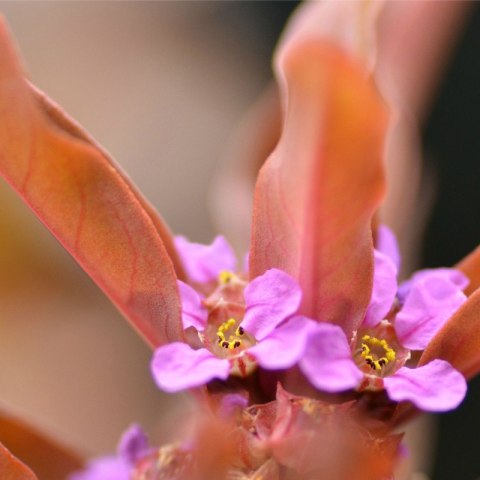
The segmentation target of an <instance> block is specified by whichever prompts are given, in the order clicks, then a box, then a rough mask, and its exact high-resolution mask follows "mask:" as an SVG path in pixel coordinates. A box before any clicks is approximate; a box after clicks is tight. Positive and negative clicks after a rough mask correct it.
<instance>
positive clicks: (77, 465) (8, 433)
mask: <svg viewBox="0 0 480 480" xmlns="http://www.w3.org/2000/svg"><path fill="white" fill-rule="evenodd" d="M0 442H2V443H3V445H4V446H5V447H7V448H8V449H9V450H10V452H11V453H12V454H13V455H15V456H16V457H18V458H19V459H21V460H22V461H23V462H25V463H26V464H27V465H28V466H29V467H31V468H32V469H33V470H34V471H35V473H36V474H37V475H38V477H39V478H40V480H44V479H45V480H64V479H65V478H66V476H67V475H68V474H70V473H72V472H73V471H75V470H79V469H81V468H82V464H83V462H82V460H81V459H80V457H79V456H77V455H76V454H74V453H73V452H72V451H70V450H69V449H67V448H65V447H62V446H60V445H59V444H57V443H56V442H54V441H53V440H51V439H50V438H48V437H46V436H45V435H43V434H41V433H39V432H38V431H37V430H36V429H34V428H32V427H31V426H29V425H27V424H26V423H24V422H22V421H20V420H18V419H16V418H14V417H12V416H9V415H7V414H5V413H4V412H2V413H1V414H0ZM0 457H1V453H0ZM0 464H1V460H0ZM0 472H2V473H3V471H2V470H1V468H0ZM1 478H2V480H3V479H4V477H3V475H2V477H1ZM13 478H17V477H13ZM18 478H26V479H27V478H28V479H30V478H35V477H34V476H31V477H30V476H26V477H18Z"/></svg>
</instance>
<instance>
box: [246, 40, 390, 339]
mask: <svg viewBox="0 0 480 480" xmlns="http://www.w3.org/2000/svg"><path fill="white" fill-rule="evenodd" d="M277 72H278V77H279V79H280V81H281V82H282V85H281V86H282V93H283V105H284V108H285V120H284V128H283V132H282V136H281V139H280V141H279V143H278V145H277V147H276V149H275V151H274V152H273V153H272V155H271V156H270V157H269V159H268V160H267V161H266V163H265V165H264V166H263V168H262V169H261V171H260V174H259V177H258V181H257V185H256V190H255V206H254V221H253V233H252V249H251V255H250V275H251V277H252V278H254V277H256V276H258V275H261V274H263V273H264V272H265V271H266V270H267V269H269V268H272V267H275V268H280V269H282V270H284V271H286V272H287V273H289V274H290V275H292V276H293V277H295V278H296V279H297V280H298V281H299V283H300V285H301V288H302V292H303V300H302V308H301V313H302V314H305V315H306V316H308V317H311V318H315V319H317V320H320V319H323V320H326V321H329V322H332V323H337V324H339V325H341V326H342V327H343V328H344V330H345V332H348V335H350V333H351V332H352V331H353V330H355V329H356V328H357V327H358V325H359V324H360V323H361V321H362V320H363V318H364V315H365V312H366V309H367V307H368V303H369V300H370V296H371V289H372V280H373V248H372V233H371V220H372V215H373V212H374V211H375V210H376V208H377V206H378V205H379V203H380V201H381V199H382V197H383V192H384V178H383V166H382V156H383V147H384V140H385V129H386V123H387V115H386V110H385V106H384V104H383V102H382V100H381V98H380V96H379V95H378V92H377V90H376V88H375V86H374V84H373V82H371V80H370V79H369V77H368V72H367V70H366V69H364V68H363V67H362V65H359V64H358V63H357V62H356V61H355V60H354V59H352V58H351V57H350V56H348V55H347V54H346V53H345V52H344V51H343V50H341V49H340V48H337V47H335V46H333V45H332V43H331V42H330V41H321V40H320V41H316V40H315V41H314V40H313V39H312V40H311V41H307V39H303V40H302V41H298V42H297V41H291V42H289V47H288V49H286V50H282V51H281V52H280V54H279V56H278V61H277Z"/></svg>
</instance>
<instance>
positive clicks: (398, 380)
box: [383, 360, 467, 412]
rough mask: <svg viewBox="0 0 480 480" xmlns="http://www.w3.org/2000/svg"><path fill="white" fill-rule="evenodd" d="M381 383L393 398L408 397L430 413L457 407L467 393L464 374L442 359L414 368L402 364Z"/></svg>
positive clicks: (398, 399)
mask: <svg viewBox="0 0 480 480" xmlns="http://www.w3.org/2000/svg"><path fill="white" fill-rule="evenodd" d="M383 382H384V385H385V390H386V391H387V393H388V396H389V397H390V398H391V399H392V400H394V401H396V402H403V401H406V400H408V401H410V402H412V403H413V404H415V405H416V406H417V407H418V408H420V409H422V410H426V411H429V412H445V411H447V410H452V409H454V408H456V407H458V405H460V403H461V402H462V400H463V399H464V397H465V394H466V392H467V383H466V381H465V378H464V377H463V375H462V374H461V373H460V372H458V371H457V370H455V369H454V368H453V367H452V366H451V365H450V364H449V363H448V362H445V361H444V360H433V361H431V362H430V363H427V364H426V365H424V366H422V367H417V368H408V367H402V368H401V369H400V370H398V371H397V372H396V373H395V374H394V375H392V376H390V377H386V378H384V379H383Z"/></svg>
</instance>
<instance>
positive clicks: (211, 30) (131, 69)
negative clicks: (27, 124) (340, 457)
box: [0, 1, 480, 480]
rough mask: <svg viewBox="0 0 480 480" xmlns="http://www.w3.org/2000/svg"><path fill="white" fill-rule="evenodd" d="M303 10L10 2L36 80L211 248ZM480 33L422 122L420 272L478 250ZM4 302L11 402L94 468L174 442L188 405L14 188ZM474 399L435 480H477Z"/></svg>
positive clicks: (4, 197)
mask: <svg viewBox="0 0 480 480" xmlns="http://www.w3.org/2000/svg"><path fill="white" fill-rule="evenodd" d="M295 6H296V2H159V3H154V2H138V1H136V2H115V3H114V2H1V1H0V10H1V12H2V13H3V15H4V16H5V17H6V19H7V21H8V23H9V25H10V29H11V31H12V32H13V33H14V36H15V38H16V40H17V43H18V47H19V49H20V51H21V53H22V58H23V59H24V62H25V65H26V68H27V71H28V73H29V76H30V78H31V79H32V81H33V82H34V83H35V84H36V85H37V86H39V87H40V88H41V89H42V90H44V91H45V92H46V93H47V94H48V95H49V96H50V97H51V98H53V99H54V100H55V101H56V102H58V103H59V104H60V105H62V106H63V107H64V108H65V110H66V111H67V112H68V113H69V114H70V115H71V116H73V117H74V118H75V119H76V120H78V122H80V123H81V124H82V125H83V126H84V127H85V128H86V129H87V130H88V131H89V132H90V133H91V134H92V135H93V136H94V137H95V138H96V139H97V140H98V141H99V142H100V143H101V144H102V145H103V146H105V147H106V149H107V150H109V151H110V153H111V154H112V156H113V157H114V158H115V159H116V160H117V161H118V162H119V163H120V165H121V166H122V167H123V168H124V169H125V170H126V171H127V172H128V174H129V175H130V176H131V178H132V179H133V181H134V182H135V183H136V184H137V185H138V187H139V189H140V190H141V191H142V192H143V193H144V194H145V196H146V197H147V198H148V199H149V200H150V201H151V202H152V203H153V204H154V205H155V206H156V207H157V209H158V210H159V211H160V212H161V213H162V215H163V216H164V218H165V220H166V221H167V223H168V224H169V225H170V227H171V228H172V230H173V231H174V232H175V233H181V234H184V235H187V236H188V237H190V238H191V239H193V240H196V241H200V242H209V241H210V240H211V239H212V237H213V235H214V228H213V225H212V222H211V217H210V215H209V211H208V208H207V207H208V203H209V195H208V191H209V185H211V182H212V179H213V177H214V176H215V174H216V172H217V171H218V169H219V165H220V162H221V160H222V158H223V157H224V156H225V151H226V150H225V149H226V146H227V145H228V144H229V141H230V139H231V138H232V134H233V132H234V131H235V129H236V128H237V126H238V124H239V120H240V119H241V117H242V115H243V114H244V113H245V111H246V110H247V109H248V108H249V107H250V106H251V105H252V104H253V103H254V102H255V100H256V99H257V97H258V96H259V94H260V93H261V92H262V90H263V89H264V88H265V87H266V86H267V85H268V83H269V82H270V81H271V69H270V58H271V54H272V51H273V48H274V45H275V43H276V40H277V38H278V36H279V33H280V31H281V29H282V27H283V25H284V23H285V21H286V18H287V17H288V15H289V14H290V12H291V11H292V10H293V8H294V7H295ZM479 27H480V6H478V5H477V4H475V5H474V6H472V8H471V9H470V12H469V16H468V19H467V21H466V22H465V25H464V27H463V28H462V31H461V33H460V35H459V36H458V39H457V40H458V41H457V43H456V44H455V47H454V48H453V51H454V52H453V55H452V56H451V58H450V59H449V61H448V67H447V69H446V71H445V72H444V74H443V76H442V81H441V83H440V88H438V89H437V90H436V92H435V95H434V101H433V102H432V103H431V107H430V108H429V110H428V114H426V115H425V118H426V121H425V122H424V124H423V127H422V144H423V153H424V155H423V156H424V159H425V172H428V173H426V174H425V175H424V176H426V177H428V178H429V181H428V182H427V184H428V185H429V186H428V191H429V192H430V191H434V192H435V194H434V195H432V196H431V198H433V199H434V200H433V201H432V202H431V204H432V208H431V215H430V216H429V218H428V222H427V229H426V234H425V235H424V236H423V242H422V248H421V252H422V258H421V260H420V261H419V266H427V265H428V266H440V265H451V264H454V263H456V261H458V260H459V259H460V258H462V256H464V255H465V254H466V253H468V252H469V251H470V250H472V249H473V248H474V247H475V246H476V245H477V244H478V243H479V242H480V222H478V219H479V218H480V189H479V188H478V179H480V162H478V160H477V159H478V158H480V135H479V132H478V125H480V118H478V117H479V116H480V89H479V88H478V85H479V84H480V58H479V56H478V51H479V47H480V28H479ZM432 186H433V188H432ZM232 208H233V210H234V211H232V212H231V214H232V216H234V215H235V213H236V207H235V205H233V206H232ZM241 209H242V206H241V205H238V210H239V211H240V210H241ZM233 241H235V239H233ZM238 243H241V242H238ZM0 298H1V309H0V312H1V313H0V384H1V385H2V393H1V400H2V401H3V402H6V403H8V404H10V405H13V406H14V407H15V409H17V411H19V412H21V413H22V414H26V415H27V416H30V417H31V418H33V419H34V421H35V423H36V424H37V425H42V426H45V427H47V428H48V429H50V430H53V431H54V432H56V433H57V434H58V435H59V436H60V437H61V438H65V439H67V440H68V441H69V442H70V444H72V445H75V446H80V447H81V448H82V449H83V450H84V451H85V452H87V453H89V454H98V453H102V452H107V451H111V450H112V449H114V446H115V444H116V442H117V439H118V437H119V434H120V432H121V431H123V430H124V429H125V427H126V426H127V425H128V424H129V423H131V422H132V421H133V420H136V421H139V422H140V423H142V424H143V425H144V426H146V427H147V428H148V427H151V429H152V433H153V429H155V433H156V435H157V437H160V438H161V437H162V436H164V437H167V438H168V432H169V431H170V429H171V427H172V426H173V424H174V423H175V421H176V417H175V415H176V414H175V411H177V412H179V413H178V414H177V415H181V413H180V408H181V407H180V406H179V405H180V404H181V403H182V402H184V401H186V400H185V398H184V397H183V396H165V395H163V394H162V393H160V392H159V391H158V390H157V389H156V388H155V387H154V385H153V382H152V380H151V379H150V376H149V369H148V365H149V360H150V351H149V349H148V348H147V347H146V346H145V345H144V344H143V342H142V341H141V340H140V339H139V338H138V337H137V335H136V334H135V333H134V332H133V330H131V329H130V327H129V326H128V325H127V323H126V322H125V321H124V320H123V318H121V316H120V315H119V314H118V313H117V312H116V310H115V309H114V308H113V307H112V306H111V304H110V303H109V302H108V301H107V300H106V299H105V298H104V297H103V294H102V293H101V292H100V291H99V290H98V289H97V288H96V287H95V285H93V283H92V282H91V281H90V280H89V279H88V278H87V277H86V275H85V274H83V272H82V271H81V270H80V269H79V268H78V267H77V266H76V264H75V262H73V261H72V260H71V258H70V257H69V256H68V254H66V253H65V252H64V251H63V250H62V248H61V247H60V246H59V245H58V244H57V242H56V241H55V240H54V239H53V238H52V237H51V236H50V234H49V233H48V232H47V231H46V230H45V229H44V228H43V226H42V225H41V224H40V223H39V222H38V221H37V220H36V219H35V217H34V216H33V215H32V214H31V213H30V211H28V210H27V209H26V207H24V206H23V204H22V203H21V201H20V200H18V199H17V198H16V196H15V195H14V194H13V193H12V192H10V190H9V188H8V187H7V186H6V185H4V184H3V183H2V184H0ZM479 392H480V382H478V381H477V382H475V381H474V382H473V383H472V386H471V390H470V393H469V396H468V397H467V400H466V401H465V403H464V405H463V406H462V407H461V408H460V409H459V410H458V411H456V412H453V413H450V414H447V415H443V416H441V417H440V418H439V436H438V439H434V438H433V437H431V439H429V440H428V441H429V442H430V444H429V445H428V447H431V448H432V450H435V448H436V449H437V456H436V460H435V467H434V470H433V475H432V477H431V478H433V479H435V480H437V479H439V480H443V479H445V480H447V479H448V480H451V479H452V478H455V479H472V480H473V479H475V478H479V476H480V461H479V460H478V453H477V450H478V447H477V445H478V443H477V440H476V433H477V431H478V430H479V427H480V415H479V414H478V401H477V399H478V397H479ZM180 400H181V402H180ZM155 426H156V427H155ZM435 442H437V443H435Z"/></svg>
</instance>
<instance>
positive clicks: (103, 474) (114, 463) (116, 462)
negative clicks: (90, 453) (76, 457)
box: [68, 455, 133, 480]
mask: <svg viewBox="0 0 480 480" xmlns="http://www.w3.org/2000/svg"><path fill="white" fill-rule="evenodd" d="M132 469H133V467H132V465H131V464H130V463H128V462H126V461H125V460H123V459H122V458H118V457H116V456H113V455H112V456H108V457H101V458H97V459H95V460H92V461H90V462H88V464H87V466H86V468H85V470H83V471H80V472H76V473H74V474H72V475H70V476H69V477H68V480H130V478H131V471H132Z"/></svg>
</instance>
